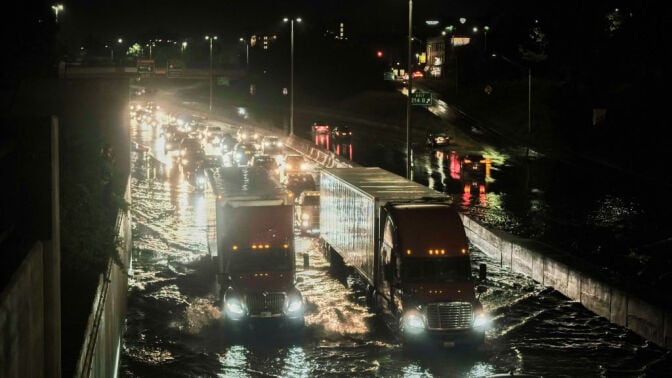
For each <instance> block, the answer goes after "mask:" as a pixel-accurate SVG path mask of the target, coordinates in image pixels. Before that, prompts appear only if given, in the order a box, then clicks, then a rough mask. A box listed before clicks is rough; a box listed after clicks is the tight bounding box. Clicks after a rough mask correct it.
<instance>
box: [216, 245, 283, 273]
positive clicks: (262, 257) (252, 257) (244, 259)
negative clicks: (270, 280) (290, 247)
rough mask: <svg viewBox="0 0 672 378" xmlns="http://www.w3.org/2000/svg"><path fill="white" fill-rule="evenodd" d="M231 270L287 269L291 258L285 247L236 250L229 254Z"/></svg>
mask: <svg viewBox="0 0 672 378" xmlns="http://www.w3.org/2000/svg"><path fill="white" fill-rule="evenodd" d="M229 268H230V269H231V270H233V271H236V272H250V271H255V270H268V271H288V270H291V269H292V258H291V254H290V253H289V251H287V250H286V249H280V250H277V249H276V250H273V249H269V250H263V251H254V250H249V251H245V250H242V251H237V252H235V253H232V254H231V265H230V267H229Z"/></svg>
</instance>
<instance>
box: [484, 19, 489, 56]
mask: <svg viewBox="0 0 672 378" xmlns="http://www.w3.org/2000/svg"><path fill="white" fill-rule="evenodd" d="M488 30H490V27H489V26H488V25H485V26H484V27H483V36H484V38H483V41H484V42H483V46H484V47H483V49H484V50H485V53H486V54H487V53H488ZM486 56H487V55H486Z"/></svg>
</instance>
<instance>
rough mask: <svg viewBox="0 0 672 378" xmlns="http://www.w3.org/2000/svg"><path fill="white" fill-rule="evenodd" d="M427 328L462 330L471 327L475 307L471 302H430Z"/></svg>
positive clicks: (427, 311)
mask: <svg viewBox="0 0 672 378" xmlns="http://www.w3.org/2000/svg"><path fill="white" fill-rule="evenodd" d="M425 311H426V312H425V315H426V316H427V328H429V329H434V330H461V329H469V328H471V325H472V321H473V309H472V308H471V303H469V302H440V303H432V304H429V305H428V306H427V308H426V310H425Z"/></svg>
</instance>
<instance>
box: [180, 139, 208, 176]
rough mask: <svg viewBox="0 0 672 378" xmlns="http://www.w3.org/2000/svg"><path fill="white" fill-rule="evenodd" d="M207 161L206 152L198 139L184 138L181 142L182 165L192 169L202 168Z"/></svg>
mask: <svg viewBox="0 0 672 378" xmlns="http://www.w3.org/2000/svg"><path fill="white" fill-rule="evenodd" d="M204 161H205V150H203V146H202V145H201V141H200V140H198V139H196V138H188V137H187V138H184V139H182V141H181V142H180V165H182V167H183V168H187V169H191V168H195V167H198V166H201V165H202V164H203V162H204Z"/></svg>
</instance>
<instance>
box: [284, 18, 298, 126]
mask: <svg viewBox="0 0 672 378" xmlns="http://www.w3.org/2000/svg"><path fill="white" fill-rule="evenodd" d="M283 21H284V22H290V25H291V28H290V30H291V31H290V40H291V42H290V55H291V58H290V73H289V136H294V21H296V22H301V18H296V19H295V18H292V19H290V18H287V17H285V18H284V19H283Z"/></svg>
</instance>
